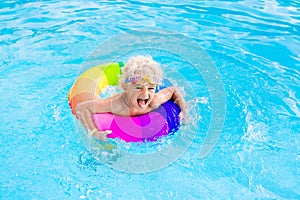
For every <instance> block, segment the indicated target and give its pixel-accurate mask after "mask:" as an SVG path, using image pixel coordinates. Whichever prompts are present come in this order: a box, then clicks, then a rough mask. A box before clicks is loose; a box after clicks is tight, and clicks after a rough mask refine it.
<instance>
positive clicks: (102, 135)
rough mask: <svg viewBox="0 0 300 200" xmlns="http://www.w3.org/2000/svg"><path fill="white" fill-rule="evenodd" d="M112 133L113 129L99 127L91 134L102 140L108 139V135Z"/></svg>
mask: <svg viewBox="0 0 300 200" xmlns="http://www.w3.org/2000/svg"><path fill="white" fill-rule="evenodd" d="M110 133H112V131H111V130H106V131H99V130H97V129H94V130H92V131H91V132H90V134H89V136H94V137H95V138H97V139H98V140H101V141H106V139H107V138H106V135H108V134H110Z"/></svg>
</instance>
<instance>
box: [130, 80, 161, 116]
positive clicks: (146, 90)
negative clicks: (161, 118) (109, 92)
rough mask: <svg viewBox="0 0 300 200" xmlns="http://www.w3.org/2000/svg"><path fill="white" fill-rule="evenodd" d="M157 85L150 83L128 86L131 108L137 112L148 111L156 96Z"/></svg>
mask: <svg viewBox="0 0 300 200" xmlns="http://www.w3.org/2000/svg"><path fill="white" fill-rule="evenodd" d="M155 88H156V85H155V84H151V83H149V82H147V81H146V82H144V83H139V84H134V83H130V84H128V87H127V89H126V92H127V95H128V102H129V107H130V108H135V109H137V110H144V109H146V108H147V107H148V106H149V104H150V103H151V101H152V100H153V98H154V96H155Z"/></svg>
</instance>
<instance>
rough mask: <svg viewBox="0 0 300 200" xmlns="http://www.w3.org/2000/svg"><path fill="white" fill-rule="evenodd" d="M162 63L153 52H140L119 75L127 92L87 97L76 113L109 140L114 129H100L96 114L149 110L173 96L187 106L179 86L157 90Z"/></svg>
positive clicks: (175, 100)
mask: <svg viewBox="0 0 300 200" xmlns="http://www.w3.org/2000/svg"><path fill="white" fill-rule="evenodd" d="M162 75H163V73H162V70H161V68H160V65H159V64H158V63H157V62H155V61H154V60H153V59H152V58H151V57H150V56H136V57H132V58H130V59H129V61H128V62H127V63H126V64H125V66H124V68H123V71H122V75H121V77H120V79H119V86H120V87H121V88H122V89H123V92H122V93H120V94H116V95H114V96H112V97H110V98H108V99H100V100H99V99H98V100H90V101H85V102H82V103H80V104H78V106H77V108H76V114H77V116H78V118H79V120H80V121H81V123H82V124H83V125H84V126H85V127H86V128H87V129H88V131H90V135H94V136H95V137H96V138H98V139H100V140H103V141H106V135H107V134H109V133H111V131H110V130H106V131H102V130H97V128H96V126H95V124H94V122H93V118H92V114H94V113H107V112H109V113H112V114H115V115H121V116H136V115H142V114H146V113H149V112H150V111H152V110H154V109H156V108H158V107H159V106H160V105H161V104H163V103H165V102H167V101H168V100H170V99H173V100H174V102H175V103H177V104H178V106H179V107H180V108H181V113H180V115H181V117H182V113H183V112H184V110H185V102H184V99H183V97H182V96H181V94H180V93H179V91H178V89H177V88H176V87H174V86H172V87H168V88H165V89H162V90H160V91H158V92H157V93H155V89H156V85H158V84H160V83H161V81H162Z"/></svg>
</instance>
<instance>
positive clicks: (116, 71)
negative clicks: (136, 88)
mask: <svg viewBox="0 0 300 200" xmlns="http://www.w3.org/2000/svg"><path fill="white" fill-rule="evenodd" d="M123 66H124V63H123V62H113V63H107V64H104V65H100V66H99V67H100V69H101V70H102V71H103V72H104V74H105V76H106V78H107V81H108V85H111V86H115V85H117V84H118V82H119V78H120V75H121V73H122V68H123Z"/></svg>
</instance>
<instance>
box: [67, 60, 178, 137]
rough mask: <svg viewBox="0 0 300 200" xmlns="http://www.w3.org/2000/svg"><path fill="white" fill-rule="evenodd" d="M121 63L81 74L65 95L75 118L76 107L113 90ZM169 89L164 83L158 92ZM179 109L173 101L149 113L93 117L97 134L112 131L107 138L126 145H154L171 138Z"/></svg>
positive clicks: (164, 82) (107, 114)
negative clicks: (157, 141) (103, 92)
mask: <svg viewBox="0 0 300 200" xmlns="http://www.w3.org/2000/svg"><path fill="white" fill-rule="evenodd" d="M123 66H124V63H122V62H112V63H106V64H101V65H97V66H94V67H92V68H90V69H88V70H86V71H85V72H84V73H82V74H81V75H80V76H79V77H78V79H77V80H76V81H75V83H74V84H73V86H72V88H71V89H70V92H69V94H68V100H69V105H70V107H71V109H72V113H73V114H74V115H75V113H76V112H75V111H76V110H75V109H76V106H77V105H78V104H79V103H81V102H83V101H87V100H94V99H97V98H100V97H99V95H100V93H101V91H102V90H103V89H104V88H105V87H107V86H109V85H110V86H116V85H117V84H118V80H119V77H120V75H121V72H122V67H123ZM170 85H172V84H171V83H170V82H169V81H168V80H166V79H164V80H163V84H162V85H161V86H157V90H161V89H163V88H165V87H167V86H170ZM179 113H180V108H179V107H178V106H177V104H175V103H174V102H173V101H171V100H170V101H168V102H166V103H164V104H162V105H161V106H160V107H159V108H157V109H156V110H153V111H152V112H150V113H147V114H144V115H139V116H131V117H124V116H118V115H114V114H111V113H101V114H93V120H94V123H95V125H96V127H97V129H98V130H112V133H111V134H109V135H107V138H119V139H121V140H123V141H125V142H141V141H150V142H152V141H156V140H157V139H158V138H160V137H162V136H165V135H168V134H173V133H174V132H176V131H177V130H178V128H179V125H180V119H179Z"/></svg>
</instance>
